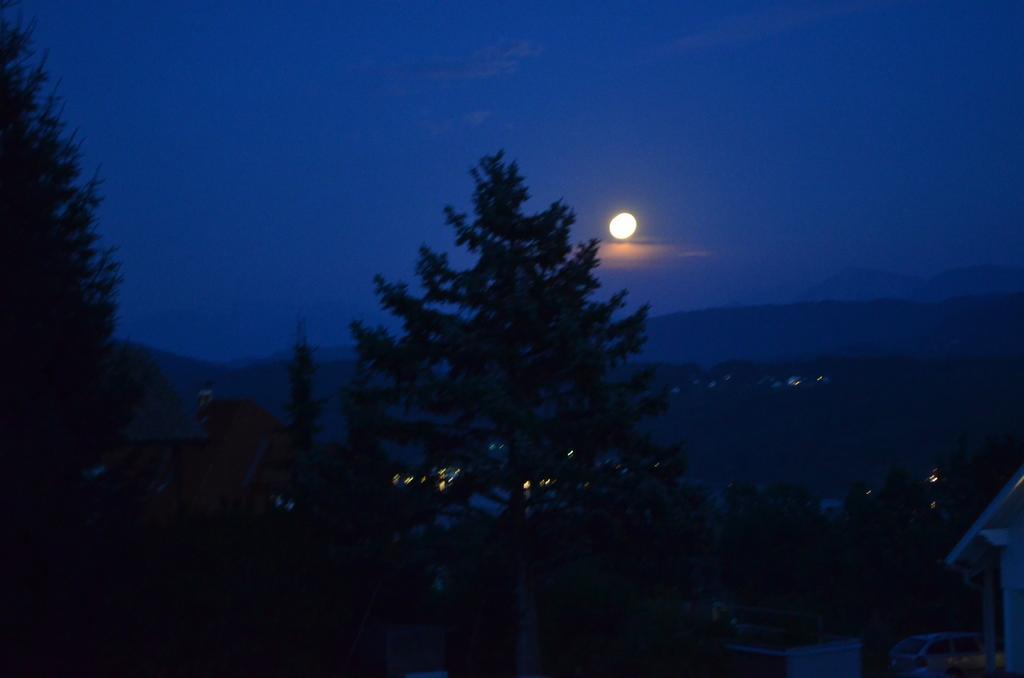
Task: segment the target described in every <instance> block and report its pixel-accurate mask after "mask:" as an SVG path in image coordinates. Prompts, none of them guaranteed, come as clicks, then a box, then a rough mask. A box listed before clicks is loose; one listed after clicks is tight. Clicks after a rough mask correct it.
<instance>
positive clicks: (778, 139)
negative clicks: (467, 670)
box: [17, 0, 1024, 358]
mask: <svg viewBox="0 0 1024 678" xmlns="http://www.w3.org/2000/svg"><path fill="white" fill-rule="evenodd" d="M364 4H365V6H357V5H356V3H341V2H327V1H322V2H314V1H311V0H309V1H302V0H295V1H292V2H262V3H257V2H250V3H237V2H217V1H215V0H208V1H206V2H189V1H182V2H178V3H149V2H137V1H113V0H92V1H90V2H88V3H86V2H68V1H65V2H47V1H42V0H39V1H31V0H24V1H23V2H22V4H21V5H20V8H19V9H18V10H17V11H19V12H20V13H21V14H22V15H23V16H24V17H26V18H33V19H35V20H36V22H37V26H36V33H35V35H36V43H37V46H38V47H39V48H40V49H42V50H45V51H46V52H47V54H48V57H47V58H48V60H47V66H48V69H49V71H50V73H51V75H52V76H53V77H54V79H55V80H58V81H59V90H58V91H59V93H60V94H61V95H62V96H63V97H64V98H65V100H66V105H65V109H64V117H65V119H66V120H67V121H68V123H69V125H70V126H71V127H72V128H75V129H77V130H79V134H80V137H81V139H82V140H83V151H84V156H85V164H86V169H87V170H88V171H89V172H91V171H93V170H98V171H99V174H100V176H101V177H102V178H103V180H104V185H103V191H104V194H105V196H106V201H105V203H104V205H103V208H102V211H101V215H100V216H101V222H100V230H101V232H102V234H103V236H104V238H105V240H106V241H107V242H108V243H110V244H112V245H115V246H116V247H118V251H119V257H120V259H121V261H122V263H123V273H124V276H125V281H124V285H123V288H122V292H121V324H120V333H121V334H122V335H123V336H127V337H130V338H132V339H134V340H137V341H143V342H146V343H150V344H152V345H155V346H157V347H160V348H165V349H169V350H174V351H177V352H181V353H186V354H191V355H199V356H205V357H210V358H232V357H240V356H245V355H257V354H264V353H269V352H272V351H275V350H279V349H281V348H283V347H284V346H285V345H286V344H287V343H288V341H289V338H290V336H291V334H292V332H293V329H294V323H295V319H296V317H297V316H298V315H299V314H302V315H303V316H305V317H306V320H307V324H308V326H309V329H310V332H311V334H312V338H313V339H314V341H317V342H319V343H322V344H342V343H346V342H347V324H348V322H349V320H350V319H352V318H353V317H360V318H367V319H377V318H378V314H377V312H376V306H375V301H374V299H373V295H372V283H371V278H372V276H373V274H374V273H377V272H380V273H383V274H385V276H387V277H389V278H393V279H411V277H412V268H413V262H414V259H415V255H416V249H417V247H418V246H419V245H420V244H422V243H426V244H428V245H430V246H432V247H435V248H438V249H448V248H450V246H451V237H450V234H449V233H448V232H447V230H446V228H445V226H444V224H443V219H442V215H441V209H442V207H443V206H444V205H445V204H454V205H455V206H456V207H465V206H466V203H467V199H468V196H469V191H470V188H471V187H470V182H469V178H468V176H467V170H468V168H469V167H470V166H471V165H472V164H473V163H474V162H475V161H476V160H477V159H478V158H479V157H480V156H482V155H484V154H485V153H490V152H493V151H495V150H497V149H499V148H503V149H505V150H506V151H507V152H508V154H509V155H510V156H511V157H513V158H515V159H517V160H518V161H519V162H520V165H521V167H522V170H523V172H524V174H525V175H526V177H527V180H528V183H529V185H530V186H531V188H532V192H533V195H534V197H535V203H536V205H537V207H538V208H540V207H543V206H544V205H545V204H546V203H547V202H549V201H551V200H554V199H557V198H564V199H565V200H566V201H567V202H568V203H569V204H570V205H572V206H574V207H575V208H576V210H577V213H578V217H579V222H578V225H577V228H576V236H577V237H578V238H579V239H583V238H588V237H604V236H605V234H606V228H607V221H608V218H609V217H611V216H612V215H613V214H615V213H616V212H617V211H619V210H622V209H628V210H630V211H632V212H634V213H635V214H636V215H637V217H638V218H639V221H640V230H639V231H638V237H640V238H641V239H642V240H643V241H645V243H646V245H645V246H646V247H647V248H648V250H649V251H650V252H655V253H659V252H660V253H662V254H665V253H668V254H667V255H665V256H654V257H634V258H630V259H628V260H626V259H622V258H621V257H620V258H619V259H617V260H615V261H609V265H608V266H605V267H603V269H602V277H603V279H604V281H605V283H606V285H607V286H608V288H609V289H616V288H620V287H628V288H629V289H630V290H631V295H632V298H633V299H634V300H636V301H650V302H651V303H652V304H653V308H654V312H655V313H667V312H671V311H676V310H681V309H689V308H698V307H704V306H712V305H721V304H734V303H753V302H780V301H788V300H791V299H793V298H794V297H796V296H797V295H799V293H800V292H801V291H802V290H803V289H804V288H805V287H808V286H810V285H812V284H814V283H816V282H818V281H819V280H820V279H822V278H825V277H827V276H829V275H831V274H833V273H836V272H838V271H839V270H841V269H842V268H844V267H848V266H867V267H877V268H884V269H888V270H892V271H895V272H900V273H909V274H918V275H926V274H932V273H936V272H938V271H941V270H943V269H946V268H950V267H954V266H961V265H969V264H999V265H1008V266H1013V265H1024V191H1021V190H1020V186H1021V185H1022V180H1024V163H1022V162H1021V158H1022V157H1024V125H1022V123H1021V120H1024V41H1022V40H1020V38H1019V33H1020V28H1021V26H1024V3H1021V2H1016V1H1004V2H999V1H992V2H938V1H935V2H929V1H927V0H917V1H914V0H906V1H902V2H900V1H890V2H886V1H881V0H880V1H877V2H831V1H825V0H823V1H822V2H814V3H806V2H760V3H754V2H727V1H723V2H715V3H703V2H702V3H684V2H647V3H639V2H622V3H613V2H599V3H595V2H589V3H561V2H536V3H534V2H519V3H489V2H465V3H427V2H374V3H364ZM609 255H610V259H614V258H615V257H614V256H611V255H614V252H612V251H611V250H609ZM678 255H687V256H678Z"/></svg>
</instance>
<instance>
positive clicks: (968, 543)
mask: <svg viewBox="0 0 1024 678" xmlns="http://www.w3.org/2000/svg"><path fill="white" fill-rule="evenodd" d="M1021 512H1024V466H1021V467H1020V468H1019V469H1018V470H1017V472H1016V473H1014V474H1013V477H1012V478H1010V480H1009V482H1007V483H1006V485H1005V486H1003V489H1002V490H1000V491H999V494H998V495H996V498H995V499H993V500H992V503H990V504H989V505H988V508H986V509H985V510H984V511H983V512H982V514H981V516H979V517H978V519H977V520H976V521H974V524H973V525H971V528H970V529H969V530H967V532H966V533H965V534H964V536H963V537H962V538H961V539H960V541H959V542H958V543H957V545H956V546H954V547H953V550H952V551H950V552H949V555H948V556H946V564H947V565H948V566H950V567H953V568H956V569H961V570H967V571H969V572H973V571H976V570H978V569H980V567H981V565H982V559H983V558H984V557H985V556H986V554H987V553H988V552H989V551H990V549H991V548H992V547H993V546H999V545H1001V544H999V543H998V541H999V537H998V532H997V531H999V530H1005V529H1006V528H1007V527H1009V526H1010V523H1011V522H1012V521H1013V519H1014V518H1015V517H1016V516H1018V515H1020V513H1021Z"/></svg>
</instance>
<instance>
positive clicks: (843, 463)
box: [650, 358, 1024, 498]
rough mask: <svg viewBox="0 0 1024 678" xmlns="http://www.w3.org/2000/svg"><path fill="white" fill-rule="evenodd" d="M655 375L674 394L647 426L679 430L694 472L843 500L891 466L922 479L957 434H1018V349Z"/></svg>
mask: <svg viewBox="0 0 1024 678" xmlns="http://www.w3.org/2000/svg"><path fill="white" fill-rule="evenodd" d="M657 374H658V380H659V381H660V382H661V384H662V385H664V386H666V387H668V388H669V389H671V391H674V392H673V393H672V395H671V396H670V405H669V411H668V412H667V413H666V414H665V415H664V416H662V417H660V418H658V419H657V420H654V421H653V422H652V423H651V424H650V429H651V431H652V433H653V435H654V436H655V437H656V438H657V439H660V440H664V441H676V440H679V439H680V438H682V439H683V440H684V441H685V445H686V449H687V451H688V459H689V471H690V475H691V476H692V477H694V478H697V479H700V480H702V481H705V482H707V483H709V484H711V485H712V486H724V485H725V484H726V483H729V482H733V481H736V482H753V483H764V484H767V483H773V482H787V483H799V484H803V485H806V486H808V487H810V488H812V489H814V490H815V491H817V492H818V493H820V494H821V495H824V496H831V497H835V498H842V497H843V496H844V495H845V493H846V491H847V490H848V489H849V486H850V483H851V482H853V481H856V480H863V481H865V482H867V483H868V484H869V486H874V487H877V486H878V485H879V484H880V483H881V482H882V480H883V479H884V476H885V474H886V472H887V471H888V470H889V468H890V467H891V466H892V465H894V464H899V465H901V466H903V467H905V468H907V469H908V470H909V471H910V472H911V473H913V474H914V475H916V476H918V477H920V478H924V477H925V476H926V475H927V474H928V471H929V470H930V469H931V468H932V467H933V466H934V465H935V464H936V463H937V462H938V461H939V460H940V459H941V458H942V457H944V456H945V455H947V454H949V452H951V451H952V450H953V449H954V448H955V447H956V446H957V445H958V444H959V443H960V441H961V440H962V441H964V442H965V443H966V444H968V445H970V446H975V445H978V444H980V443H982V442H983V441H984V440H985V439H986V438H992V437H1003V436H1006V435H1013V436H1015V437H1017V438H1020V437H1022V436H1024V417H1022V416H1021V414H1022V413H1024V359H1020V358H1013V359H983V360H977V359H953V360H916V359H911V358H838V359H835V358H824V359H820V360H810V361H792V362H780V363H760V364H754V363H726V364H722V365H719V366H717V367H715V368H714V369H712V370H709V371H707V372H704V371H701V370H698V369H696V368H694V367H692V366H691V367H682V366H672V365H662V366H660V367H659V368H658V372H657ZM795 377H798V378H799V379H794V378H795ZM818 377H822V380H821V381H819V380H818ZM797 381H799V383H796V382H797ZM791 382H792V383H794V384H796V385H790V384H791Z"/></svg>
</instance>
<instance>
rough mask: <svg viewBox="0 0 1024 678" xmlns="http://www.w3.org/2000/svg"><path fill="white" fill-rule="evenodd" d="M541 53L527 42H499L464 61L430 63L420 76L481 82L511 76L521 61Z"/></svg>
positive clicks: (432, 78)
mask: <svg viewBox="0 0 1024 678" xmlns="http://www.w3.org/2000/svg"><path fill="white" fill-rule="evenodd" d="M543 51H544V50H543V48H541V46H540V45H538V44H537V43H535V42H532V41H530V40H513V41H509V42H501V43H498V44H496V45H491V46H490V47H486V48H484V49H481V50H479V51H477V52H474V53H473V54H472V55H471V56H469V57H468V58H466V59H455V60H450V61H445V62H440V63H435V64H431V65H429V66H427V67H426V68H425V69H424V70H423V75H424V76H425V77H426V78H427V79H429V80H483V79H486V78H496V77H499V76H502V75H512V74H513V73H515V72H517V71H518V70H519V66H520V65H521V64H522V63H523V62H524V61H526V60H527V59H533V58H536V57H538V56H540V54H541V53H542V52H543Z"/></svg>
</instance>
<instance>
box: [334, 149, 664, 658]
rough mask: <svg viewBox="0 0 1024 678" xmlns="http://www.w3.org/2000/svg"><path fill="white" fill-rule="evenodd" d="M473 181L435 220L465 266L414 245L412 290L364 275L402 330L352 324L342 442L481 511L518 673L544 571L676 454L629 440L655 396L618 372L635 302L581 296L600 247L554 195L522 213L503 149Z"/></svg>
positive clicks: (645, 499)
mask: <svg viewBox="0 0 1024 678" xmlns="http://www.w3.org/2000/svg"><path fill="white" fill-rule="evenodd" d="M471 174H472V177H473V181H474V183H475V189H474V192H473V216H472V217H470V216H468V215H466V214H461V213H459V212H457V211H455V210H454V209H452V208H447V209H446V211H445V213H446V217H447V223H448V224H449V225H450V226H451V227H452V228H453V229H454V231H455V242H456V245H458V246H459V247H463V248H465V249H466V250H467V251H468V253H469V254H470V255H471V256H472V257H473V259H474V261H473V263H472V265H470V267H469V268H466V269H462V270H459V269H456V268H454V267H453V266H452V265H451V263H450V262H449V258H448V256H447V255H445V254H442V253H436V252H433V251H431V250H429V249H427V248H426V247H423V248H421V250H420V256H419V262H418V264H417V267H416V272H417V275H418V278H419V287H420V290H421V292H414V291H413V290H412V289H410V288H409V287H408V286H407V285H405V284H395V283H389V282H386V281H385V280H383V279H382V278H381V277H379V276H378V277H377V278H376V289H377V294H378V296H379V298H380V302H381V305H382V306H383V308H384V309H385V310H387V311H388V312H390V313H391V314H393V315H394V316H396V317H397V318H398V319H400V320H401V326H402V328H403V329H402V332H401V333H400V334H394V333H392V332H389V331H388V330H386V329H384V328H381V327H378V328H370V327H367V326H365V325H363V324H360V323H355V324H354V325H353V333H354V336H355V339H356V343H357V349H358V353H359V368H358V373H357V377H356V381H355V382H354V383H355V384H356V386H355V387H354V389H355V390H354V392H353V394H352V397H350V398H349V402H350V404H351V407H353V408H354V411H353V412H352V413H351V417H350V419H351V422H352V423H351V424H350V429H351V430H350V435H351V436H352V439H353V440H361V441H364V442H363V444H368V445H369V444H374V442H375V441H383V442H384V443H385V444H386V445H390V446H392V447H395V448H401V449H402V450H403V451H404V452H405V453H406V456H411V455H410V454H409V453H410V452H412V451H415V453H416V455H417V458H419V459H421V460H422V463H419V464H418V465H417V466H416V468H413V469H408V470H407V471H405V472H404V473H407V475H405V476H404V477H402V476H396V484H397V485H398V487H397V488H396V491H416V490H417V488H430V491H431V492H433V493H434V496H435V497H436V498H437V499H438V500H439V501H441V502H442V503H443V504H444V505H445V509H446V510H448V513H449V514H451V515H456V516H457V515H459V514H462V513H467V512H478V513H481V514H483V515H485V516H490V517H493V518H494V519H495V527H496V530H497V531H496V534H497V535H498V538H500V539H502V540H503V542H504V544H505V545H506V546H507V549H508V554H509V558H510V559H511V562H513V563H514V564H515V567H516V582H515V587H516V599H517V620H518V629H519V631H518V635H517V643H516V665H517V673H518V675H536V674H540V672H541V666H540V664H541V662H540V652H539V648H538V646H537V619H536V605H535V595H534V591H535V582H536V578H537V577H538V576H539V574H540V573H541V572H542V569H543V565H544V563H545V562H546V561H549V560H550V559H552V558H555V557H557V555H558V551H559V547H560V545H562V544H563V543H568V542H567V541H566V540H565V539H564V538H565V537H566V535H567V534H570V533H572V532H574V531H575V532H585V531H586V530H587V526H588V525H594V524H595V522H596V523H607V522H609V521H611V522H614V521H616V520H621V521H629V520H634V519H639V520H644V519H649V518H650V517H651V516H652V515H653V514H654V513H656V512H657V510H658V506H659V504H662V503H664V502H666V501H671V500H670V497H671V494H672V492H673V490H674V488H675V487H676V483H677V481H678V479H679V477H680V476H681V475H682V473H683V458H682V454H681V451H680V450H679V449H678V448H665V447H661V446H658V445H655V444H654V443H652V441H651V440H650V439H649V438H648V437H647V436H646V435H644V434H641V433H640V432H638V429H637V424H638V422H639V421H640V420H641V419H643V418H644V417H647V416H650V415H653V414H656V413H658V412H660V411H661V410H662V409H663V408H664V406H665V396H664V393H662V392H655V391H653V390H652V386H651V378H652V373H651V372H650V371H648V370H620V369H617V368H620V367H621V366H622V365H623V363H624V362H625V361H626V360H627V359H628V358H630V357H631V356H633V355H635V354H637V353H638V352H639V351H640V349H641V347H642V345H643V342H644V339H645V335H644V327H645V321H646V317H647V307H646V306H643V307H641V308H639V309H637V310H635V311H633V312H632V313H629V314H626V315H624V316H623V317H617V315H618V314H619V312H620V311H622V310H623V308H624V306H625V292H619V293H616V294H613V295H611V296H610V297H609V298H608V300H607V301H599V300H597V299H596V298H595V295H596V293H597V291H598V288H599V283H598V280H597V278H596V277H595V269H596V268H597V266H598V245H599V243H598V241H596V240H590V241H588V242H584V243H582V244H577V245H573V244H572V243H571V241H570V227H571V226H572V224H573V222H574V219H575V217H574V214H573V212H572V211H571V210H570V208H569V207H567V206H566V205H564V204H563V203H561V202H555V203H553V204H551V205H550V206H548V207H547V208H546V209H544V210H543V211H541V212H538V213H536V214H526V213H524V211H523V208H524V205H525V203H526V202H527V199H528V197H529V194H528V192H527V188H526V186H525V184H524V182H523V178H522V177H521V176H520V174H519V170H518V167H517V165H516V164H515V163H510V162H507V161H506V160H505V159H504V158H503V156H502V154H500V153H499V154H497V155H495V156H490V157H485V158H484V159H483V160H482V161H481V162H480V163H479V165H478V166H477V167H476V168H474V169H473V170H472V172H471ZM424 478H429V481H427V482H426V483H424ZM420 491H423V490H422V489H421V490H420ZM567 520H569V521H571V522H570V523H568V525H569V528H568V530H567V529H566V526H567V523H566V521H567ZM573 525H575V529H574V528H573ZM578 536H579V535H574V537H573V538H576V537H578Z"/></svg>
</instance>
